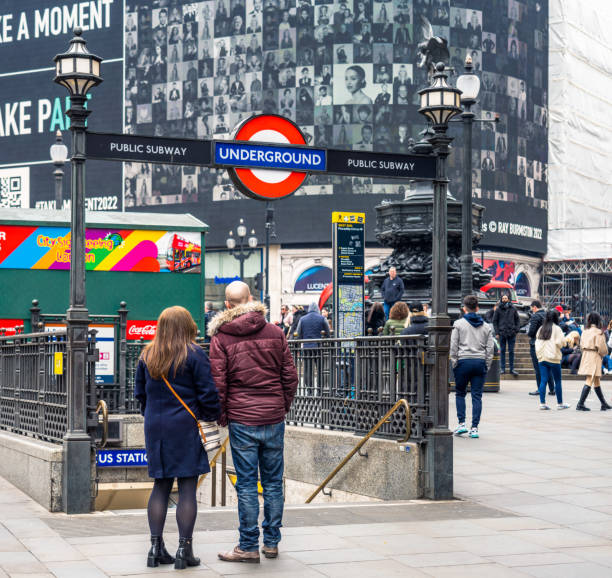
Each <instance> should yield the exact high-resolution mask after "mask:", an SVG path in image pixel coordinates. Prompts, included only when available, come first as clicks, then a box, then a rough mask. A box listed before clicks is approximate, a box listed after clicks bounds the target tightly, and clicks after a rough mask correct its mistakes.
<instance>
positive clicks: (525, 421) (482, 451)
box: [0, 381, 612, 578]
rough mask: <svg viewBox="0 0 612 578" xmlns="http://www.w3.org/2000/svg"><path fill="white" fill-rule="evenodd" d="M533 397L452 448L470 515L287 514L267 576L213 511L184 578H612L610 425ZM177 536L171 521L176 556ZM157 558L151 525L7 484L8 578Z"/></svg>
mask: <svg viewBox="0 0 612 578" xmlns="http://www.w3.org/2000/svg"><path fill="white" fill-rule="evenodd" d="M532 388H533V384H532V383H530V382H525V381H515V382H512V383H511V384H509V383H507V382H506V383H503V384H502V391H501V392H500V393H498V394H487V395H485V398H484V409H483V419H482V422H481V426H480V433H481V438H480V439H469V438H455V440H454V444H455V489H456V495H457V497H458V498H460V500H459V501H450V502H441V503H431V502H426V501H413V502H401V503H385V504H380V503H368V504H366V503H364V504H344V505H333V506H332V505H328V506H324V505H317V506H288V507H287V510H286V516H285V528H284V529H283V540H282V542H281V544H280V547H281V555H280V557H279V558H278V559H277V560H265V559H262V563H261V564H260V565H259V566H253V565H241V564H227V563H223V562H220V561H219V560H218V559H217V552H218V551H219V550H222V549H228V548H230V547H232V546H233V545H234V544H235V541H236V536H237V533H236V530H235V525H236V512H235V511H234V510H233V509H231V508H217V509H215V510H202V511H201V512H200V513H199V518H198V526H197V528H196V529H197V531H196V533H195V535H194V544H195V550H196V553H197V555H199V556H200V557H201V559H202V566H200V567H199V568H197V569H190V570H185V571H182V572H181V573H180V576H183V577H184V578H189V577H191V576H194V577H195V576H199V577H202V578H208V577H211V578H212V577H217V576H233V575H236V576H238V575H242V576H261V577H266V576H270V577H271V578H282V577H283V576H287V577H291V578H300V577H325V576H327V577H334V578H335V577H338V578H342V577H347V578H361V577H364V578H367V577H379V576H380V577H387V576H401V577H408V578H409V577H413V576H414V577H417V576H418V577H427V576H429V577H431V576H434V577H438V576H439V577H455V576H457V577H461V578H464V577H465V576H469V577H470V578H477V577H486V578H489V577H501V578H503V577H513V576H533V577H554V578H558V577H573V576H576V577H579V578H587V577H588V578H596V577H599V576H601V577H604V576H605V577H610V576H612V475H611V474H612V455H611V454H610V452H609V449H608V446H607V442H608V441H609V440H610V439H611V437H610V434H611V433H612V412H600V411H599V407H598V404H597V403H596V402H595V400H594V399H591V400H590V405H591V408H592V410H594V411H591V412H588V413H582V412H576V411H575V410H573V409H570V410H566V411H555V410H553V411H548V412H542V411H539V409H538V401H537V399H535V398H534V397H530V396H528V395H527V392H528V391H529V390H530V389H532ZM580 389H581V384H580V383H579V382H570V383H567V384H566V385H565V388H564V391H565V398H566V401H568V402H569V403H572V405H575V403H576V400H577V398H578V392H579V390H580ZM610 393H612V390H611V391H610V392H608V394H610ZM608 397H609V395H608ZM453 415H454V396H453V395H451V416H453ZM454 423H455V422H454V420H451V426H452V425H454ZM175 528H176V526H175V522H174V516H173V515H172V513H171V514H170V515H169V516H168V521H167V529H168V531H167V532H166V542H167V543H168V546H169V548H170V549H173V548H176V543H177V534H176V529H175ZM147 548H148V535H147V525H146V516H145V513H144V512H142V511H130V512H101V513H95V514H91V515H85V516H66V515H64V514H49V513H48V512H47V511H46V510H44V509H43V508H42V507H40V506H38V505H37V504H36V503H34V502H33V501H32V500H31V499H30V498H28V497H27V496H26V495H25V494H23V493H22V492H20V491H19V490H17V489H16V488H14V487H13V486H11V485H10V484H9V483H8V482H6V481H5V480H3V479H1V478H0V578H6V577H7V576H10V577H11V578H17V577H19V578H25V577H26V576H27V577H28V578H42V577H49V578H51V577H53V576H55V577H57V578H89V577H92V578H97V577H108V576H110V577H119V576H130V577H132V578H138V577H141V578H142V577H150V576H152V575H154V574H168V573H172V572H174V570H173V568H172V567H167V566H166V567H160V568H156V569H148V568H146V566H145V556H146V551H147Z"/></svg>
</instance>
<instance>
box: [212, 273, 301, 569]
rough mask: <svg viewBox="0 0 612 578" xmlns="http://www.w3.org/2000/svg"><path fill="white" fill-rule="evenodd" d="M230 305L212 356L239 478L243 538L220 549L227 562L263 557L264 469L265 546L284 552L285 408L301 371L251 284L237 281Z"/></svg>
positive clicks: (215, 324) (268, 551) (272, 554)
mask: <svg viewBox="0 0 612 578" xmlns="http://www.w3.org/2000/svg"><path fill="white" fill-rule="evenodd" d="M225 306H226V307H227V309H226V310H225V311H223V312H222V313H219V314H218V315H216V316H215V317H214V319H212V321H211V322H210V325H209V329H208V333H209V335H210V337H211V342H210V364H211V369H212V374H213V377H214V379H215V384H216V385H217V389H218V391H219V399H220V400H221V418H220V419H219V424H220V425H222V426H225V425H227V426H228V428H229V436H230V444H231V447H232V459H233V461H234V468H235V469H236V476H237V477H238V481H237V484H236V491H237V493H238V518H239V520H240V527H239V531H240V542H239V543H238V545H237V546H236V547H235V548H234V549H233V550H231V551H229V552H219V558H220V559H221V560H224V561H226V562H251V563H258V562H259V525H258V517H259V498H258V495H257V471H258V470H259V472H260V475H261V485H262V486H263V490H264V492H263V494H264V521H263V524H262V528H263V544H264V545H263V548H262V550H261V551H262V553H263V554H264V556H265V557H266V558H276V557H277V556H278V543H279V541H280V539H281V533H280V527H281V525H282V519H283V468H284V462H283V449H284V443H285V442H284V439H285V414H286V413H287V412H288V411H289V409H290V408H291V403H292V402H293V398H294V397H295V392H296V390H297V384H298V377H297V371H296V369H295V365H294V363H293V358H292V357H291V353H290V352H289V347H288V345H287V340H286V339H285V334H284V333H283V331H282V330H281V329H280V328H279V327H277V326H276V325H273V324H272V323H268V322H267V321H266V317H265V315H266V308H265V307H264V306H263V305H262V304H261V303H259V302H257V301H253V297H252V296H251V292H250V290H249V286H248V285H247V284H246V283H243V282H242V281H234V282H233V283H230V284H229V285H228V286H227V288H226V290H225Z"/></svg>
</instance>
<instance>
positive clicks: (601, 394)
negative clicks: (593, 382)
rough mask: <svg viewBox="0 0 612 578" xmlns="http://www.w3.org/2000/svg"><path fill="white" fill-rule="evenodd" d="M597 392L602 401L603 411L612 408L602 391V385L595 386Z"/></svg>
mask: <svg viewBox="0 0 612 578" xmlns="http://www.w3.org/2000/svg"><path fill="white" fill-rule="evenodd" d="M595 393H596V394H597V397H598V398H599V401H600V402H601V411H606V410H608V409H612V406H611V405H608V402H607V401H606V399H605V398H604V394H603V392H602V391H601V387H596V388H595Z"/></svg>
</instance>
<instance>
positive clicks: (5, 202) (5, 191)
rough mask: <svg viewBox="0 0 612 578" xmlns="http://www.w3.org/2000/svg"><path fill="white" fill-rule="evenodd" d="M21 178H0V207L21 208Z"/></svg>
mask: <svg viewBox="0 0 612 578" xmlns="http://www.w3.org/2000/svg"><path fill="white" fill-rule="evenodd" d="M21 193H22V188H21V177H15V176H13V177H0V207H5V208H13V209H14V208H21V201H22V199H21Z"/></svg>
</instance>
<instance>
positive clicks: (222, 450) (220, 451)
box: [197, 436, 229, 508]
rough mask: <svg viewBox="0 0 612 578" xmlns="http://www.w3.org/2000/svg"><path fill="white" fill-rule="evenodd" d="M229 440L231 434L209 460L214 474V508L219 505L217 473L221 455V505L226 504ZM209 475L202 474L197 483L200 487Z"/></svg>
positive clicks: (212, 488) (212, 486)
mask: <svg viewBox="0 0 612 578" xmlns="http://www.w3.org/2000/svg"><path fill="white" fill-rule="evenodd" d="M228 441H229V436H227V437H226V438H225V439H224V440H223V443H222V444H221V447H220V448H219V449H218V450H217V451H216V452H215V455H214V456H213V458H212V460H210V462H208V465H209V466H210V473H211V474H212V485H211V496H210V503H211V506H212V507H213V508H214V507H215V506H216V505H217V476H216V473H217V460H218V459H219V456H221V505H222V506H225V498H226V480H225V477H226V473H227V442H228ZM207 475H208V473H206V474H202V475H201V476H200V478H199V479H198V485H197V487H198V488H199V487H200V485H201V484H202V482H203V481H204V480H205V479H206V476H207Z"/></svg>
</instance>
